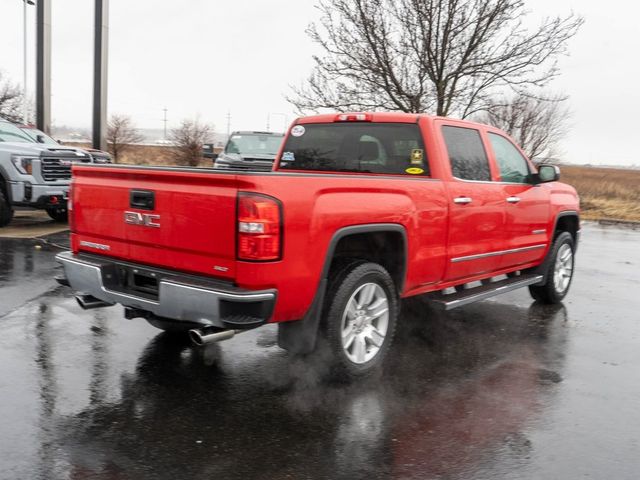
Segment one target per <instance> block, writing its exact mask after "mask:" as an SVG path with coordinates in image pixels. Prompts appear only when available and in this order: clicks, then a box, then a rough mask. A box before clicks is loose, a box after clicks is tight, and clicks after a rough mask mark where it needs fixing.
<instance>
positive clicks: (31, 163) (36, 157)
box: [0, 118, 92, 227]
mask: <svg viewBox="0 0 640 480" xmlns="http://www.w3.org/2000/svg"><path fill="white" fill-rule="evenodd" d="M91 161H92V157H91V155H90V154H89V153H87V152H85V151H84V150H80V149H78V148H72V147H64V146H62V145H57V144H56V145H45V144H42V143H37V142H36V141H35V140H33V139H32V138H31V137H30V136H29V135H28V134H27V133H26V132H25V131H24V130H22V129H20V128H18V127H17V126H16V125H14V124H12V123H9V122H7V121H6V120H4V119H2V118H0V227H4V226H6V225H8V224H9V223H10V222H11V219H12V218H13V213H14V209H15V208H16V207H18V208H25V207H26V208H36V209H44V210H46V211H47V213H48V214H49V216H50V217H51V218H52V219H54V220H56V221H59V222H66V221H67V192H68V190H69V183H70V181H71V164H72V163H75V162H91Z"/></svg>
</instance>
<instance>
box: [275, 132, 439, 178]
mask: <svg viewBox="0 0 640 480" xmlns="http://www.w3.org/2000/svg"><path fill="white" fill-rule="evenodd" d="M280 170H316V171H332V172H361V173H386V174H402V175H422V176H425V175H427V176H428V175H429V167H428V163H427V157H426V152H425V149H424V144H423V141H422V135H421V132H420V128H419V126H418V125H417V124H415V123H370V122H362V123H355V122H354V123H315V124H305V125H296V126H295V127H294V128H293V129H292V132H291V135H289V137H288V138H287V141H286V144H285V146H284V149H283V153H282V158H281V159H280Z"/></svg>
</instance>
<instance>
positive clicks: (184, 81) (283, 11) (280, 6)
mask: <svg viewBox="0 0 640 480" xmlns="http://www.w3.org/2000/svg"><path fill="white" fill-rule="evenodd" d="M52 4H53V13H52V16H53V19H52V32H53V35H52V42H53V65H52V90H53V100H52V105H53V113H52V118H53V122H54V123H55V124H56V125H69V126H76V127H85V128H86V127H89V126H90V124H91V121H90V118H91V117H90V115H91V82H92V42H93V33H92V18H93V17H92V16H93V1H91V0H52ZM313 5H314V1H312V0H270V1H268V2H267V1H256V0H217V1H215V2H214V1H211V0H189V1H188V2H187V1H168V0H164V1H157V0H156V1H154V0H111V2H110V7H111V12H110V30H109V37H110V38H109V39H110V45H109V94H108V95H109V112H110V113H123V114H128V115H131V116H132V117H133V119H134V121H135V123H136V124H137V125H138V126H140V127H145V128H162V125H163V124H162V117H163V112H162V109H163V108H165V107H166V108H167V109H168V118H169V126H170V127H171V126H175V125H176V124H177V123H179V121H180V120H181V119H183V118H193V117H195V116H199V117H200V118H201V119H202V120H203V121H206V122H209V123H212V124H214V125H215V128H216V130H217V131H218V132H226V128H227V125H226V115H227V111H230V112H231V129H232V130H233V129H264V128H266V124H267V117H268V116H269V114H271V115H270V118H271V128H272V129H274V130H276V129H280V130H281V129H283V127H284V124H285V120H286V121H287V122H290V121H291V120H292V119H293V118H294V112H293V108H292V107H291V106H290V105H289V104H288V103H287V102H286V100H285V98H284V96H285V95H286V94H287V93H288V92H289V85H292V84H293V85H297V84H299V83H300V82H302V81H303V80H304V79H305V78H306V77H307V75H308V73H309V72H310V71H311V68H312V66H313V61H312V58H311V55H312V54H313V53H314V52H315V53H317V52H318V50H317V47H316V46H315V45H313V44H312V43H311V42H310V40H309V39H308V37H307V36H306V34H305V29H306V27H307V25H308V24H309V23H310V22H312V21H313V20H314V19H315V18H316V17H317V11H316V10H315V8H314V6H313ZM528 5H529V8H530V9H531V10H532V11H533V12H535V15H536V16H545V15H550V16H552V15H565V14H567V13H569V12H571V11H572V10H573V11H575V12H576V13H580V14H581V15H583V16H584V17H585V19H586V24H585V25H584V26H583V28H582V30H581V31H580V33H579V34H578V36H577V37H576V38H574V39H573V40H572V41H571V44H570V51H571V55H570V56H569V57H566V58H563V59H562V60H561V69H562V72H563V75H562V76H561V77H560V78H559V79H558V80H557V81H556V82H555V84H554V90H556V91H560V92H563V93H565V94H568V95H570V97H571V98H570V101H569V102H570V108H571V109H572V111H573V116H572V118H571V126H572V127H571V132H570V134H569V135H568V136H567V138H566V140H565V142H564V143H563V146H562V149H563V151H564V159H565V160H567V161H571V162H574V163H601V164H618V165H633V164H636V165H640V158H639V157H638V154H637V149H636V148H633V147H634V144H632V142H631V139H633V138H635V137H636V136H637V135H638V134H637V128H636V125H635V122H634V120H635V117H636V116H637V112H638V111H640V93H639V88H638V86H637V84H638V79H639V78H640V75H639V74H640V62H639V61H638V50H639V49H640V40H639V39H640V35H639V34H638V26H637V25H638V14H640V7H638V6H637V5H636V4H635V3H633V2H629V1H628V0H624V1H623V0H609V1H608V2H606V3H603V2H602V1H600V0H529V2H528ZM28 22H29V28H28V34H29V41H30V46H29V49H28V53H29V63H28V66H29V76H30V80H29V83H28V84H29V88H30V91H31V92H33V91H34V83H33V76H34V73H35V57H34V44H35V7H29V17H28ZM0 69H1V70H3V72H4V73H5V74H7V75H9V76H10V77H12V78H13V79H14V80H15V81H17V82H21V81H22V80H21V79H22V1H21V0H0Z"/></svg>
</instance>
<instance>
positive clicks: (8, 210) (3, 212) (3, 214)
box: [0, 188, 13, 228]
mask: <svg viewBox="0 0 640 480" xmlns="http://www.w3.org/2000/svg"><path fill="white" fill-rule="evenodd" d="M12 219H13V208H12V207H11V205H10V204H9V201H8V200H7V196H6V195H5V193H4V191H3V190H2V189H1V188H0V228H2V227H6V226H7V225H9V224H10V223H11V220H12Z"/></svg>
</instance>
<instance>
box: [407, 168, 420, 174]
mask: <svg viewBox="0 0 640 480" xmlns="http://www.w3.org/2000/svg"><path fill="white" fill-rule="evenodd" d="M405 172H407V173H408V174H410V175H420V174H422V173H424V170H423V169H421V168H407V169H406V170H405Z"/></svg>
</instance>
